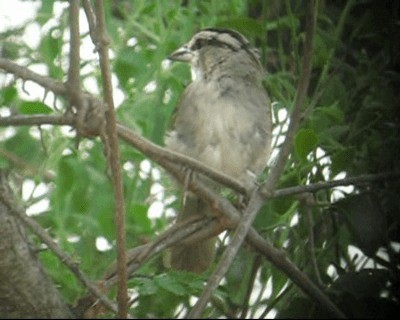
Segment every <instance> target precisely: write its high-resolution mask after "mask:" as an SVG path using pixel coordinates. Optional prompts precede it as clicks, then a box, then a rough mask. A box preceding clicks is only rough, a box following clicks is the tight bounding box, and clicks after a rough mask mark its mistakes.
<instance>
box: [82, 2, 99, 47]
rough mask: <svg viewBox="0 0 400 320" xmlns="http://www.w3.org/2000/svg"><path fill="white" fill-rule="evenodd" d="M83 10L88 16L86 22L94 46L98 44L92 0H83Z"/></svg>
mask: <svg viewBox="0 0 400 320" xmlns="http://www.w3.org/2000/svg"><path fill="white" fill-rule="evenodd" d="M83 9H84V10H85V14H86V20H87V22H88V24H89V33H90V38H91V39H92V42H93V43H94V44H96V43H97V40H96V24H97V22H96V16H95V14H94V12H93V8H92V5H91V3H90V0H83Z"/></svg>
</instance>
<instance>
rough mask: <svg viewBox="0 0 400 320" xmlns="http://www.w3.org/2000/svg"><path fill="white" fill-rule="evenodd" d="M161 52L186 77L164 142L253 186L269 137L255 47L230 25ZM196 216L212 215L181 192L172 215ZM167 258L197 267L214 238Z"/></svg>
mask: <svg viewBox="0 0 400 320" xmlns="http://www.w3.org/2000/svg"><path fill="white" fill-rule="evenodd" d="M168 58H169V59H170V60H171V61H180V62H185V63H188V64H189V65H190V69H191V76H192V81H191V83H190V84H189V85H188V86H187V87H186V88H185V89H184V91H183V93H182V94H181V96H180V98H179V100H178V103H177V106H176V108H175V111H174V115H173V121H172V124H171V127H170V129H169V130H168V131H167V134H166V136H165V146H166V148H168V149H170V150H172V151H175V152H178V153H181V154H184V155H186V156H189V157H192V158H194V159H196V160H198V161H200V162H201V163H203V164H205V165H207V166H209V167H211V168H212V169H215V170H217V171H220V172H222V173H224V174H226V175H228V176H230V177H232V178H234V179H236V180H237V181H239V182H240V183H242V184H243V186H244V187H245V188H246V189H249V190H250V189H251V188H254V187H255V186H256V178H257V176H258V175H259V174H260V173H261V172H262V170H263V169H264V168H265V167H266V164H267V160H268V158H269V155H270V151H271V138H272V120H271V103H270V100H269V97H268V94H267V92H266V90H265V88H264V86H263V83H262V82H263V79H264V78H265V71H264V68H263V67H262V64H261V62H260V59H259V56H258V52H257V50H255V49H253V48H251V47H250V44H249V41H248V40H247V39H246V37H244V36H243V35H242V34H241V33H239V32H238V31H236V30H232V29H225V28H206V29H202V30H200V31H199V32H197V33H196V34H195V35H194V36H193V37H192V38H191V39H190V40H189V42H187V43H185V44H184V45H183V46H181V47H180V48H178V49H177V50H175V51H174V52H173V53H172V54H171V55H170V56H169V57H168ZM199 179H202V178H201V177H199ZM201 181H206V182H209V180H206V178H204V177H203V180H201ZM196 215H200V216H201V215H207V216H210V215H212V210H211V207H210V206H209V204H207V203H206V202H205V201H204V200H202V199H200V198H199V197H198V196H196V195H195V194H193V193H189V192H188V193H187V195H186V197H185V201H183V208H181V210H180V212H179V213H178V217H177V222H179V221H184V220H186V219H190V218H192V217H195V216H196ZM170 259H171V267H172V268H173V269H176V270H185V271H190V272H194V273H203V272H204V271H206V270H207V269H208V268H209V266H210V265H211V263H212V262H213V260H214V259H215V237H214V238H212V239H208V240H206V241H201V242H198V243H195V244H189V245H184V244H179V245H176V246H174V247H173V248H172V249H171V257H170Z"/></svg>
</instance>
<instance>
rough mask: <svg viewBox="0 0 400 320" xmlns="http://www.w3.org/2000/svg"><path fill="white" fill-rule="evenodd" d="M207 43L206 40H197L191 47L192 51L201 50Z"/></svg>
mask: <svg viewBox="0 0 400 320" xmlns="http://www.w3.org/2000/svg"><path fill="white" fill-rule="evenodd" d="M207 43H208V41H207V40H206V39H197V40H196V41H195V42H194V43H193V45H192V48H191V49H192V50H199V49H201V48H203V47H204V46H205V45H207Z"/></svg>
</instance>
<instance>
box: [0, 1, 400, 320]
mask: <svg viewBox="0 0 400 320" xmlns="http://www.w3.org/2000/svg"><path fill="white" fill-rule="evenodd" d="M105 4H106V18H107V28H108V32H109V34H110V37H111V39H112V43H111V48H112V67H113V74H114V78H113V81H114V84H115V87H116V89H115V90H116V92H115V95H116V101H117V104H118V109H117V117H118V119H119V121H120V122H122V123H124V124H126V125H128V126H129V127H131V128H132V129H134V130H135V131H137V132H140V133H141V134H142V135H143V136H145V137H147V138H149V139H150V140H152V141H153V142H155V143H157V144H161V145H162V144H163V137H164V134H165V130H166V128H167V127H168V122H169V118H170V116H171V113H172V112H173V109H174V106H175V105H176V102H177V99H178V97H179V95H180V93H181V92H182V90H183V89H184V87H185V85H187V84H188V83H189V81H190V72H189V70H188V68H187V66H185V65H182V64H169V63H168V62H167V61H166V57H167V56H168V54H169V53H171V52H172V51H173V50H174V49H176V48H177V47H179V46H180V45H181V44H182V43H184V42H186V41H187V40H188V39H190V37H191V36H192V35H193V34H194V33H195V32H196V31H198V30H199V29H201V28H203V27H210V26H213V27H229V28H234V29H236V30H238V31H240V32H241V33H243V34H244V35H245V36H247V37H248V38H249V39H250V41H251V42H252V43H253V44H254V45H255V46H256V47H258V48H259V49H260V54H261V58H262V62H263V64H264V66H265V68H266V71H267V72H266V76H265V87H266V89H267V91H268V93H269V95H270V97H271V100H272V102H273V112H274V123H275V129H274V134H275V146H276V145H279V144H280V143H281V142H282V141H281V140H282V136H284V133H285V130H286V127H287V121H288V119H287V111H289V112H290V110H291V107H292V103H293V101H294V97H295V93H296V85H297V84H298V82H299V78H298V77H299V74H300V66H301V51H302V45H303V40H304V32H303V30H304V18H305V17H304V16H305V12H304V10H305V9H304V8H305V4H304V3H303V1H289V0H286V1H277V0H269V1H262V0H247V1H242V0H233V1H219V0H218V1H217V0H207V1H206V0H202V1H190V0H183V1H144V0H136V1H124V0H113V1H105ZM36 6H37V7H38V11H37V13H36V15H35V16H34V18H32V20H31V21H29V22H28V23H26V24H25V25H23V26H19V27H15V28H12V29H9V30H6V31H3V32H2V33H1V34H0V39H1V42H0V46H1V47H0V48H1V56H2V57H5V58H8V59H11V60H14V61H16V62H18V63H21V64H23V65H26V66H29V67H30V68H32V69H34V70H36V69H37V70H40V72H41V73H43V74H46V75H48V76H50V77H52V78H55V79H58V80H65V77H66V70H67V61H68V60H67V53H68V45H67V42H68V34H69V31H68V10H67V7H68V6H67V2H57V1H42V2H39V4H38V2H36ZM398 6H399V5H398V2H392V1H380V2H376V1H372V0H365V1H351V0H350V1H335V2H330V1H329V2H328V1H327V2H323V1H318V2H317V23H316V33H315V39H314V56H313V73H312V79H311V88H310V94H309V97H308V100H307V109H306V110H305V112H304V120H303V124H302V127H301V129H300V130H299V131H298V133H297V135H296V137H295V145H294V152H293V154H292V156H291V157H290V160H289V161H288V163H287V166H286V170H285V173H284V175H283V176H282V177H281V179H280V184H279V187H288V186H296V185H301V184H306V183H312V182H317V181H325V180H331V179H335V178H338V177H342V178H343V177H345V176H356V175H360V174H366V173H370V174H373V173H380V172H387V171H391V172H398V169H399V165H398V159H399V152H400V151H399V150H400V139H399V136H400V135H399V115H398V107H399V95H398V94H397V89H398V88H399V84H400V83H399V81H400V78H399V73H398V67H399V59H400V58H399V55H398V52H399V42H398V39H399V32H400V29H399V28H400V24H399V16H398V12H399V10H398V9H399V8H398ZM81 20H82V19H81ZM29 28H34V29H35V30H39V32H38V35H39V36H40V38H39V41H38V42H37V43H36V44H32V43H31V42H28V41H26V37H25V36H24V34H26V32H27V30H29ZM82 28H84V26H83V25H82ZM82 43H83V47H84V46H85V43H86V50H85V51H84V52H83V53H82V61H81V80H82V83H83V85H84V88H85V90H87V91H89V92H91V93H93V94H100V92H99V88H100V87H101V79H100V73H99V69H98V61H97V59H96V56H95V54H93V53H92V52H91V50H93V47H91V46H90V45H87V43H90V42H89V41H88V34H87V33H84V32H83V33H82ZM0 81H1V91H0V111H1V113H0V114H1V115H2V116H5V115H10V114H25V115H29V114H43V113H45V114H49V113H51V114H62V113H63V111H64V110H65V108H66V105H67V103H66V101H63V99H62V98H59V97H54V96H52V94H51V93H48V95H47V97H46V99H44V102H41V100H42V98H43V97H44V95H45V93H44V92H43V90H42V89H38V88H37V87H34V86H32V84H29V83H27V84H26V87H25V90H24V87H23V84H22V83H21V82H20V81H18V80H14V79H11V78H8V77H5V76H3V75H0ZM28 88H29V90H28ZM37 90H39V91H37ZM25 91H28V92H29V93H31V95H27V94H26V92H25ZM32 92H39V93H38V94H36V95H35V94H33V96H32ZM53 99H54V101H55V102H53ZM73 136H74V134H73V132H70V131H69V130H68V128H64V127H52V126H42V127H41V128H37V127H32V128H29V127H12V128H10V127H9V128H0V151H1V153H0V167H2V168H12V170H13V172H14V173H15V179H16V180H17V181H19V182H20V183H21V184H22V186H23V187H22V188H20V187H19V185H21V184H19V183H15V188H14V189H15V192H16V193H17V194H19V195H20V199H21V203H22V202H23V203H24V205H25V206H26V207H27V208H28V212H29V210H31V211H35V210H34V208H35V207H34V206H35V204H36V205H37V203H40V204H42V205H41V206H40V207H41V208H42V209H40V210H41V212H40V213H39V214H37V213H36V214H35V215H34V218H35V219H36V220H37V221H38V222H39V223H40V224H41V225H42V226H43V227H44V228H47V229H48V231H49V233H50V234H51V235H52V236H53V237H54V239H56V240H57V241H58V243H59V244H60V245H61V246H62V248H63V249H64V250H65V251H67V252H68V253H70V254H71V255H72V256H74V257H75V258H76V260H77V261H79V263H80V267H81V268H82V270H83V271H84V272H86V273H87V274H89V275H90V277H91V278H93V279H96V278H100V277H101V276H102V275H103V274H104V272H105V270H106V269H107V266H108V265H109V264H110V263H111V262H112V261H113V260H114V259H115V253H114V250H113V249H114V246H115V242H114V239H115V231H114V224H113V217H112V212H113V198H112V189H111V184H110V182H109V180H108V179H107V177H106V175H105V166H106V162H105V158H104V154H103V149H102V146H101V143H100V141H99V140H97V139H93V140H83V141H81V143H80V145H79V148H77V147H76V141H75V140H74V139H73ZM275 154H276V153H274V155H275ZM121 158H122V166H123V175H124V177H123V178H124V190H125V201H126V218H127V243H128V246H129V247H134V246H137V245H140V244H143V243H145V242H147V241H149V240H151V239H154V238H155V237H156V235H157V234H158V233H159V232H160V231H162V230H165V229H166V227H167V226H168V225H169V224H170V223H171V222H172V220H173V216H174V212H175V211H176V210H177V209H178V207H179V191H178V190H177V188H176V187H175V186H174V185H173V183H171V181H170V179H169V177H168V175H166V174H165V172H163V171H162V170H160V169H159V168H158V167H157V165H156V164H154V163H151V162H149V161H148V160H147V159H146V158H145V157H144V156H143V155H142V154H140V153H139V152H137V151H135V150H134V149H132V148H131V147H129V146H127V145H125V144H123V143H121ZM16 159H17V160H18V161H17V160H16ZM21 162H22V164H23V165H20V164H21ZM270 164H273V159H272V160H271V161H270ZM27 165H29V168H31V169H29V168H28V167H27ZM32 168H33V169H32ZM49 176H50V177H49ZM46 177H47V178H46ZM398 187H399V181H398V177H397V178H396V177H393V179H390V180H389V181H385V182H376V183H374V184H369V185H365V186H362V187H357V188H354V187H346V188H335V189H334V190H323V191H319V192H317V193H315V194H314V195H313V196H310V197H309V198H298V197H285V198H279V199H275V200H273V201H270V202H268V203H267V204H266V205H265V206H264V207H263V208H262V210H261V212H260V213H259V215H258V217H257V219H256V222H255V224H254V226H255V227H256V228H257V229H258V231H259V232H260V233H261V234H262V235H263V236H264V237H266V238H268V239H270V240H271V241H272V242H273V243H274V245H275V246H276V247H281V248H284V250H285V251H286V252H287V254H288V256H289V258H290V259H291V260H292V261H294V262H295V263H296V265H297V266H298V267H299V268H300V269H302V270H303V271H304V272H306V273H307V274H308V275H309V276H310V277H311V278H312V279H313V280H314V281H315V282H316V283H317V284H318V285H319V286H320V287H321V288H323V289H324V291H325V292H327V293H328V294H329V295H330V296H331V298H332V299H333V300H334V301H335V302H336V303H337V304H338V306H339V308H341V309H342V310H343V311H344V312H345V313H346V314H347V315H348V316H350V317H385V316H390V315H394V313H395V312H396V310H398V308H399V305H398V302H399V292H400V290H399V273H398V269H399V252H400V245H399V240H400V239H399V235H400V233H399V221H400V216H399V207H400V203H399V197H398V190H399V188H398ZM43 207H44V208H45V209H43ZM228 238H229V235H224V236H221V241H220V243H219V245H220V247H219V250H218V252H221V251H222V250H223V246H224V245H225V244H226V242H227V239H228ZM34 240H35V239H34ZM100 240H105V242H106V245H105V246H101V245H100V244H99V241H100ZM38 245H39V244H38ZM40 259H41V261H42V262H43V263H44V265H45V266H46V270H47V272H48V273H49V274H50V275H51V277H52V278H53V279H54V282H55V283H56V284H57V285H58V286H59V290H60V291H61V292H62V294H63V296H64V297H65V299H66V300H67V301H68V302H69V303H71V304H73V303H74V302H75V301H76V300H77V299H78V298H79V297H81V296H83V295H84V289H83V288H82V287H81V285H80V284H79V283H78V281H77V280H76V279H75V278H74V276H73V275H72V274H71V273H70V272H69V271H68V270H67V269H66V268H65V267H64V266H63V264H62V263H61V262H60V261H59V260H57V258H55V257H54V255H53V254H52V252H51V251H43V252H41V253H40ZM206 277H207V274H205V275H203V276H196V275H193V274H188V273H178V272H172V271H169V270H166V269H165V268H164V267H163V264H162V257H161V256H160V257H158V258H155V259H153V260H152V261H150V262H149V263H148V264H146V265H145V266H143V267H142V268H141V269H140V271H139V273H138V274H136V275H135V277H134V278H132V279H131V280H130V282H129V287H130V288H131V289H132V295H133V297H134V304H133V305H132V309H131V312H132V314H133V315H134V316H135V317H168V318H169V317H175V316H178V315H179V316H183V315H184V314H185V312H186V310H187V307H188V306H190V305H191V304H193V299H192V298H191V297H192V296H196V295H198V294H200V293H201V289H202V287H203V282H204V280H205V279H206ZM324 315H325V314H324V311H323V310H320V308H319V306H318V305H316V304H315V303H314V302H313V301H310V300H309V299H308V298H307V297H306V296H304V295H303V294H302V293H301V292H300V290H299V289H298V288H297V287H295V286H294V285H293V284H291V283H290V282H289V281H288V280H287V278H286V276H284V274H282V273H281V272H280V271H279V270H277V269H276V268H275V267H273V266H271V265H270V264H269V263H268V262H267V261H264V260H263V259H261V258H260V257H258V256H257V255H256V254H255V253H253V252H252V251H251V250H249V248H246V247H244V248H243V249H242V250H241V251H240V253H239V256H238V257H237V258H236V260H235V262H234V264H233V266H232V267H231V269H230V271H229V273H228V275H227V276H226V279H225V281H224V284H223V285H221V286H220V287H219V290H218V291H217V292H215V295H214V297H213V308H209V309H207V314H206V316H209V317H221V316H228V317H233V316H241V317H245V316H247V317H253V316H262V317H265V316H268V317H271V316H279V317H297V318H298V317H322V316H324Z"/></svg>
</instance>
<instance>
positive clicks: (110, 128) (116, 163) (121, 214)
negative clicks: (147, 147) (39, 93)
mask: <svg viewBox="0 0 400 320" xmlns="http://www.w3.org/2000/svg"><path fill="white" fill-rule="evenodd" d="M103 5H104V3H103V1H101V0H96V1H95V14H96V22H97V23H96V37H97V39H96V40H98V42H97V43H95V45H96V47H97V48H98V53H99V58H100V69H101V74H102V80H103V90H104V102H105V104H106V106H107V111H106V114H107V116H106V134H107V139H106V140H105V143H106V144H107V143H108V144H109V148H107V151H109V154H107V160H108V162H109V168H110V169H111V175H112V181H113V187H114V188H113V189H114V199H115V224H116V235H117V269H118V292H117V299H118V315H117V316H118V317H119V318H126V317H127V314H128V286H127V270H126V248H125V246H126V236H125V204H124V189H123V184H122V174H121V167H120V152H119V144H118V135H117V129H116V117H115V111H114V100H113V89H112V83H111V68H110V61H109V56H108V46H109V43H110V39H109V37H108V34H107V29H106V24H105V16H104V7H103ZM106 147H107V145H106Z"/></svg>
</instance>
